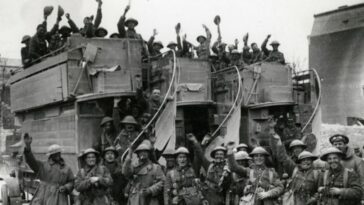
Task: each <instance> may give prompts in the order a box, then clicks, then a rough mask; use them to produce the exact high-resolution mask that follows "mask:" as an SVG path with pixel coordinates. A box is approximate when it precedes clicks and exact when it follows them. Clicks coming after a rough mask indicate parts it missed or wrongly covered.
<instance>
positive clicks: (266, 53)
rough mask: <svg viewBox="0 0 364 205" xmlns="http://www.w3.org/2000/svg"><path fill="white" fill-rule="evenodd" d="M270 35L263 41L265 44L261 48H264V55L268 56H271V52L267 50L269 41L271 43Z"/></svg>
mask: <svg viewBox="0 0 364 205" xmlns="http://www.w3.org/2000/svg"><path fill="white" fill-rule="evenodd" d="M270 36H271V35H270V34H269V35H268V36H267V38H265V40H264V41H263V43H262V46H261V48H262V51H263V52H264V55H266V56H269V50H268V49H267V43H268V41H269V39H270Z"/></svg>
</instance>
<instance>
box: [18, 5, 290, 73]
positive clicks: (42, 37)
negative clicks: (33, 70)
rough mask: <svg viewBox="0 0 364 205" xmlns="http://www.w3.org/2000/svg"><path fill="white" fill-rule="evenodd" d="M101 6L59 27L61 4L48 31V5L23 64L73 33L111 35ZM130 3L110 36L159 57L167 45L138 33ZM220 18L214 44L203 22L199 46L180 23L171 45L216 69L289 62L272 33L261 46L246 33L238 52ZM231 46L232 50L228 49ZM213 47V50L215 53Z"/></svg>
mask: <svg viewBox="0 0 364 205" xmlns="http://www.w3.org/2000/svg"><path fill="white" fill-rule="evenodd" d="M97 2H98V9H97V14H96V18H95V20H94V17H93V15H92V16H87V17H85V18H84V20H83V23H84V26H83V27H82V28H78V27H77V25H76V24H75V22H74V21H73V20H72V19H71V16H70V14H69V13H66V14H65V17H66V18H67V20H68V25H69V26H62V27H61V28H59V23H60V22H61V20H62V16H63V15H64V10H63V8H62V7H58V13H57V20H56V23H55V25H54V26H53V28H52V29H51V30H50V31H47V18H48V16H49V15H50V14H51V13H52V11H53V7H51V6H49V7H45V8H44V22H43V23H42V24H39V25H38V26H37V30H36V33H35V35H34V36H33V37H30V36H29V35H25V36H24V37H23V38H22V41H21V43H23V44H25V46H24V47H23V48H22V49H21V56H22V63H23V65H24V68H27V67H29V66H30V65H32V64H34V63H37V62H39V61H40V60H41V59H43V58H45V56H48V55H51V54H52V53H56V51H59V50H61V49H64V48H66V46H67V39H68V38H69V37H70V36H71V35H81V36H83V37H85V38H94V37H97V38H105V37H106V36H107V34H108V32H107V30H106V29H105V28H103V27H100V24H101V21H102V0H97ZM129 9H130V6H127V7H126V8H125V10H124V13H123V15H122V16H121V17H120V19H119V21H118V24H117V28H118V33H113V34H111V35H110V36H109V37H110V38H123V39H125V38H128V39H140V40H142V42H143V51H142V55H143V61H148V60H150V59H154V58H158V57H159V56H160V55H161V54H162V52H161V51H162V49H163V48H164V45H163V43H162V42H161V41H155V37H156V36H157V34H158V32H157V30H156V29H154V30H153V35H152V36H151V37H150V39H149V40H148V41H144V40H143V38H142V36H141V35H140V34H139V33H137V32H136V30H135V28H136V26H137V25H138V21H137V20H136V19H134V18H128V19H126V14H127V13H128V11H129ZM220 21H221V20H220V17H219V16H216V17H215V19H214V22H215V24H216V25H217V28H218V38H217V40H216V42H215V43H214V44H213V45H212V46H211V45H210V44H211V38H212V35H211V32H210V30H209V29H208V28H207V26H206V25H203V28H204V29H205V32H206V36H204V35H199V36H198V37H197V39H196V40H197V42H198V44H199V45H197V46H195V45H193V44H192V43H191V42H189V41H187V35H186V34H184V35H183V37H182V39H181V36H180V33H181V24H180V23H178V24H177V25H176V27H175V31H176V35H177V41H176V42H170V43H168V45H167V48H168V49H170V50H173V51H175V53H176V56H177V57H186V58H193V57H195V56H197V58H200V59H206V60H210V61H211V62H212V65H213V66H214V68H215V70H219V69H222V68H225V67H231V66H238V67H244V65H249V64H254V63H257V62H261V61H267V62H278V63H282V64H284V63H285V59H284V55H283V53H281V52H280V51H279V50H278V47H279V45H280V44H279V42H278V41H272V42H271V44H270V45H271V46H272V50H269V49H267V43H268V41H269V39H270V35H268V36H267V38H266V39H265V40H264V42H263V43H262V45H261V49H260V48H259V47H258V45H257V43H251V45H250V47H249V45H248V38H249V35H248V34H246V35H245V36H244V38H243V41H244V47H243V49H242V52H239V51H238V44H239V41H238V40H237V39H236V40H235V43H234V44H231V45H228V46H227V44H226V43H224V42H222V37H221V34H220ZM226 47H228V49H227V48H226ZM211 50H212V53H211Z"/></svg>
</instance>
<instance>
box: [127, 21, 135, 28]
mask: <svg viewBox="0 0 364 205" xmlns="http://www.w3.org/2000/svg"><path fill="white" fill-rule="evenodd" d="M126 27H128V29H134V28H135V24H134V23H133V22H128V24H126Z"/></svg>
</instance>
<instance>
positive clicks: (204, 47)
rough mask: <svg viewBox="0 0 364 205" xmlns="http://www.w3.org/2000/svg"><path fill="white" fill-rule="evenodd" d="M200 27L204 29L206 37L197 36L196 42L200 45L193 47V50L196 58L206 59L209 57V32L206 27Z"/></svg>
mask: <svg viewBox="0 0 364 205" xmlns="http://www.w3.org/2000/svg"><path fill="white" fill-rule="evenodd" d="M202 27H203V28H204V29H205V32H206V37H205V36H203V35H200V36H198V37H197V42H199V43H200V45H199V46H197V47H194V49H195V50H196V53H197V57H198V58H200V59H208V57H209V56H210V42H211V32H210V30H209V28H207V26H206V25H204V24H203V25H202Z"/></svg>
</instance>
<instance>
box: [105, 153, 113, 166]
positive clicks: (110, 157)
mask: <svg viewBox="0 0 364 205" xmlns="http://www.w3.org/2000/svg"><path fill="white" fill-rule="evenodd" d="M105 160H106V162H109V163H111V162H114V161H115V154H114V152H113V151H107V152H106V153H105Z"/></svg>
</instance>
